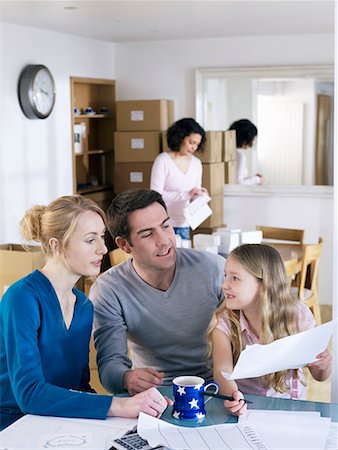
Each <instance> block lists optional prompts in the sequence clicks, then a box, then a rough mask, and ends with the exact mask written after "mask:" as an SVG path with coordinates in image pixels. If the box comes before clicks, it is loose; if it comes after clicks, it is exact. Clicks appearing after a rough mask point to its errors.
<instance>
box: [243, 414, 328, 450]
mask: <svg viewBox="0 0 338 450" xmlns="http://www.w3.org/2000/svg"><path fill="white" fill-rule="evenodd" d="M246 422H247V423H249V424H250V425H251V426H252V427H253V428H254V429H255V430H256V431H257V433H259V435H260V436H261V439H262V440H263V442H264V444H265V445H266V446H267V448H269V449H271V450H273V449H279V450H280V449H283V450H287V449H290V450H291V449H292V450H294V449H324V448H325V443H326V440H327V437H328V433H329V428H330V423H331V419H330V418H327V417H320V413H316V412H313V411H309V412H308V411H304V412H301V411H273V410H269V411H262V410H253V409H251V410H248V411H247V414H246V415H245V416H244V417H243V416H241V417H240V418H239V423H240V424H244V423H246Z"/></svg>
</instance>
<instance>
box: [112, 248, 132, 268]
mask: <svg viewBox="0 0 338 450" xmlns="http://www.w3.org/2000/svg"><path fill="white" fill-rule="evenodd" d="M128 258H130V255H129V253H126V252H124V251H123V250H121V249H120V248H115V249H114V250H111V251H110V252H109V260H110V264H111V266H112V267H113V266H117V264H121V263H122V262H123V261H125V260H126V259H128Z"/></svg>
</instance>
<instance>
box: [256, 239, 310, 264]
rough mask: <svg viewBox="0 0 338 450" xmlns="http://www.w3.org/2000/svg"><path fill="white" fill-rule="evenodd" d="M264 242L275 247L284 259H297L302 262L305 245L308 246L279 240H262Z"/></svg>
mask: <svg viewBox="0 0 338 450" xmlns="http://www.w3.org/2000/svg"><path fill="white" fill-rule="evenodd" d="M262 244H266V245H270V246H271V247H273V248H275V249H276V250H277V251H278V252H279V254H280V255H281V257H282V259H283V261H289V260H290V259H297V260H298V261H299V262H300V261H301V259H302V256H303V252H304V247H306V244H304V245H300V244H282V243H279V242H267V241H264V240H263V241H262Z"/></svg>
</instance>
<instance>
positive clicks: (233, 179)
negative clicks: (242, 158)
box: [224, 161, 237, 184]
mask: <svg viewBox="0 0 338 450" xmlns="http://www.w3.org/2000/svg"><path fill="white" fill-rule="evenodd" d="M224 183H225V184H237V161H228V162H226V163H224Z"/></svg>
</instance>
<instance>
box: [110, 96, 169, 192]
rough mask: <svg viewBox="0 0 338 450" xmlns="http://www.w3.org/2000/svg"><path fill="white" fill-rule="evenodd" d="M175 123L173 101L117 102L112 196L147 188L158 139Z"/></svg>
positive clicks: (158, 150)
mask: <svg viewBox="0 0 338 450" xmlns="http://www.w3.org/2000/svg"><path fill="white" fill-rule="evenodd" d="M173 121H174V103H173V101H172V100H135V101H118V102H116V129H117V131H116V132H115V135H114V144H115V174H114V185H115V186H114V187H115V192H116V193H119V192H123V191H125V190H126V189H131V188H145V189H149V187H150V173H151V167H152V164H153V161H154V159H155V158H156V156H157V155H158V154H159V153H160V151H161V142H162V139H161V135H162V132H163V131H164V130H167V129H168V127H169V126H170V125H171V124H172V123H173Z"/></svg>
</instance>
